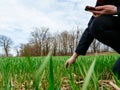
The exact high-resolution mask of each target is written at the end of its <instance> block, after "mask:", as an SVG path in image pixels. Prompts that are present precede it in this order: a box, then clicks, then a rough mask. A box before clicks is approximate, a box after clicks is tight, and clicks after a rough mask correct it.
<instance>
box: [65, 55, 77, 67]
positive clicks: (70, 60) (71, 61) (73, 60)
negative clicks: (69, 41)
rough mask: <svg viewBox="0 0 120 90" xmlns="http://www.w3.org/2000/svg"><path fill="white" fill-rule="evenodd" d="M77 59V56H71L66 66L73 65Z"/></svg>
mask: <svg viewBox="0 0 120 90" xmlns="http://www.w3.org/2000/svg"><path fill="white" fill-rule="evenodd" d="M75 61H76V58H72V57H71V58H70V59H68V60H67V61H66V63H65V66H66V68H68V66H71V65H72V64H73V63H74V62H75Z"/></svg>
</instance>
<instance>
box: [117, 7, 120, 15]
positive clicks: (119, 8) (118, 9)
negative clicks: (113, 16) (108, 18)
mask: <svg viewBox="0 0 120 90" xmlns="http://www.w3.org/2000/svg"><path fill="white" fill-rule="evenodd" d="M117 14H118V15H120V6H119V7H117Z"/></svg>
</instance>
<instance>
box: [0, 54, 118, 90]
mask: <svg viewBox="0 0 120 90" xmlns="http://www.w3.org/2000/svg"><path fill="white" fill-rule="evenodd" d="M95 57H96V58H95ZM118 57H119V55H118V54H109V55H97V56H80V57H79V58H78V59H77V61H76V63H74V64H73V65H72V66H71V67H69V68H68V69H66V68H65V66H64V64H65V61H66V60H67V59H68V58H69V56H51V55H48V56H47V57H30V56H27V57H8V58H7V57H1V58H0V90H6V89H8V90H12V89H13V90H15V89H17V90H19V89H21V88H23V89H27V90H30V89H31V90H34V89H36V90H37V89H38V90H50V89H52V90H53V89H54V90H65V88H66V89H67V88H68V89H69V90H70V89H74V90H82V89H83V88H85V89H87V90H91V89H92V90H96V89H98V88H99V83H98V81H100V80H113V78H114V80H115V84H116V85H118V86H119V84H120V81H119V80H118V79H117V77H116V76H115V75H114V74H113V73H112V67H113V65H114V63H115V61H116V60H117V58H118ZM94 59H95V60H96V61H94ZM89 70H90V71H89ZM88 74H89V75H90V76H89V75H88ZM35 82H36V83H35ZM104 88H108V87H107V86H105V87H104ZM104 88H103V90H104ZM105 90H106V89H105Z"/></svg>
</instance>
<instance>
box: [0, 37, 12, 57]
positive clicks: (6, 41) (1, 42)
mask: <svg viewBox="0 0 120 90" xmlns="http://www.w3.org/2000/svg"><path fill="white" fill-rule="evenodd" d="M12 44H13V41H12V40H11V38H9V37H7V36H4V35H0V46H1V47H3V49H4V51H5V55H6V56H8V55H9V49H10V47H11V45H12Z"/></svg>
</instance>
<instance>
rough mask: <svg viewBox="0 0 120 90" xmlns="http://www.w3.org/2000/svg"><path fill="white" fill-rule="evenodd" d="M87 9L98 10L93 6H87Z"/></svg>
mask: <svg viewBox="0 0 120 90" xmlns="http://www.w3.org/2000/svg"><path fill="white" fill-rule="evenodd" d="M85 10H86V11H91V10H96V9H95V7H92V6H86V7H85Z"/></svg>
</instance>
